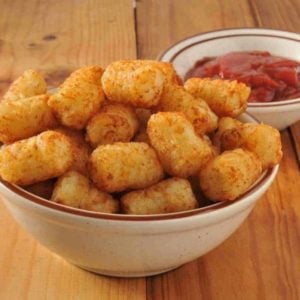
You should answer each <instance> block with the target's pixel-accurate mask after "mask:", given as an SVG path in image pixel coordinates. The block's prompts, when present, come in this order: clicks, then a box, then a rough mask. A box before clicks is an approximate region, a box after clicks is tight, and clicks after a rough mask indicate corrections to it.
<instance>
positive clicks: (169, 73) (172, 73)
mask: <svg viewBox="0 0 300 300" xmlns="http://www.w3.org/2000/svg"><path fill="white" fill-rule="evenodd" d="M140 62H141V63H143V64H144V63H146V64H148V65H154V66H155V67H157V68H159V69H160V71H161V72H162V73H163V75H164V77H165V85H168V84H172V85H174V84H178V85H182V80H181V78H180V77H179V75H178V74H177V72H176V70H175V69H174V67H173V65H172V64H171V63H168V62H164V61H157V60H140Z"/></svg>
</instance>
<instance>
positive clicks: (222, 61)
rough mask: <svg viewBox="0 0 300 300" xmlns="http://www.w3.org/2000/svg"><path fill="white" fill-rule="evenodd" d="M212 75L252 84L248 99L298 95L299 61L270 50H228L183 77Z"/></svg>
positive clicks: (260, 99)
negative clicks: (275, 54) (272, 53)
mask: <svg viewBox="0 0 300 300" xmlns="http://www.w3.org/2000/svg"><path fill="white" fill-rule="evenodd" d="M191 77H211V78H221V79H229V80H237V81H239V82H243V83H245V84H247V85H248V86H249V87H251V95H250V97H249V100H248V101H249V102H270V101H279V100H287V99H294V98H298V97H300V62H297V61H293V60H289V59H285V58H282V57H277V56H272V55H271V54H270V53H269V52H262V51H253V52H230V53H228V54H225V55H223V56H219V57H204V58H203V59H201V60H199V61H197V62H196V64H195V65H194V67H193V68H192V69H190V70H189V71H188V73H187V74H186V76H185V79H188V78H191Z"/></svg>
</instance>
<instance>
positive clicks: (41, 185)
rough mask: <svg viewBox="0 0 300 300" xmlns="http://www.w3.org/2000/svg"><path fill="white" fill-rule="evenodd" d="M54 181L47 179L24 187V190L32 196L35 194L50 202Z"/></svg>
mask: <svg viewBox="0 0 300 300" xmlns="http://www.w3.org/2000/svg"><path fill="white" fill-rule="evenodd" d="M54 184H55V180H54V179H49V180H46V181H42V182H37V183H34V184H32V185H29V186H27V187H26V190H27V191H28V192H30V193H32V194H35V195H37V196H39V197H41V198H44V199H48V200H50V198H51V196H52V193H53V189H54Z"/></svg>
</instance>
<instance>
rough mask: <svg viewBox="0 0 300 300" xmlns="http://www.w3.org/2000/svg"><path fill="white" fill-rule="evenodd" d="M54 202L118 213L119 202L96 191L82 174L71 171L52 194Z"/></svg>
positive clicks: (58, 183) (62, 177)
mask: <svg viewBox="0 0 300 300" xmlns="http://www.w3.org/2000/svg"><path fill="white" fill-rule="evenodd" d="M51 200H52V201H54V202H57V203H60V204H63V205H67V206H72V207H75V208H81V209H86V210H91V211H97V212H104V213H117V212H118V211H119V201H118V200H115V199H114V198H113V197H112V196H111V195H109V194H107V193H104V192H101V191H100V190H98V189H96V188H95V187H94V186H93V184H92V183H91V182H90V181H89V179H88V178H87V177H85V176H83V175H82V174H80V173H78V172H75V171H70V172H67V173H65V174H64V175H62V176H61V177H60V178H59V179H58V181H57V183H56V184H55V188H54V191H53V194H52V198H51Z"/></svg>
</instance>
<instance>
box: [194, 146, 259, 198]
mask: <svg viewBox="0 0 300 300" xmlns="http://www.w3.org/2000/svg"><path fill="white" fill-rule="evenodd" d="M261 172H262V166H261V162H260V160H259V159H258V158H257V156H256V155H255V154H253V153H252V152H250V151H247V150H243V149H235V150H231V151H225V152H223V153H222V154H221V155H219V156H217V157H215V158H214V159H212V160H211V161H210V162H209V163H208V164H207V165H206V166H205V167H204V168H203V169H202V170H201V171H200V175H199V184H200V187H201V190H202V192H203V193H204V195H205V196H206V197H207V198H208V199H210V200H213V201H233V200H235V199H237V198H238V197H239V196H241V195H242V194H243V193H245V192H246V191H247V190H248V189H249V188H250V186H251V185H252V184H253V183H254V182H255V181H256V180H257V179H258V177H259V176H260V174H261Z"/></svg>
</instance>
